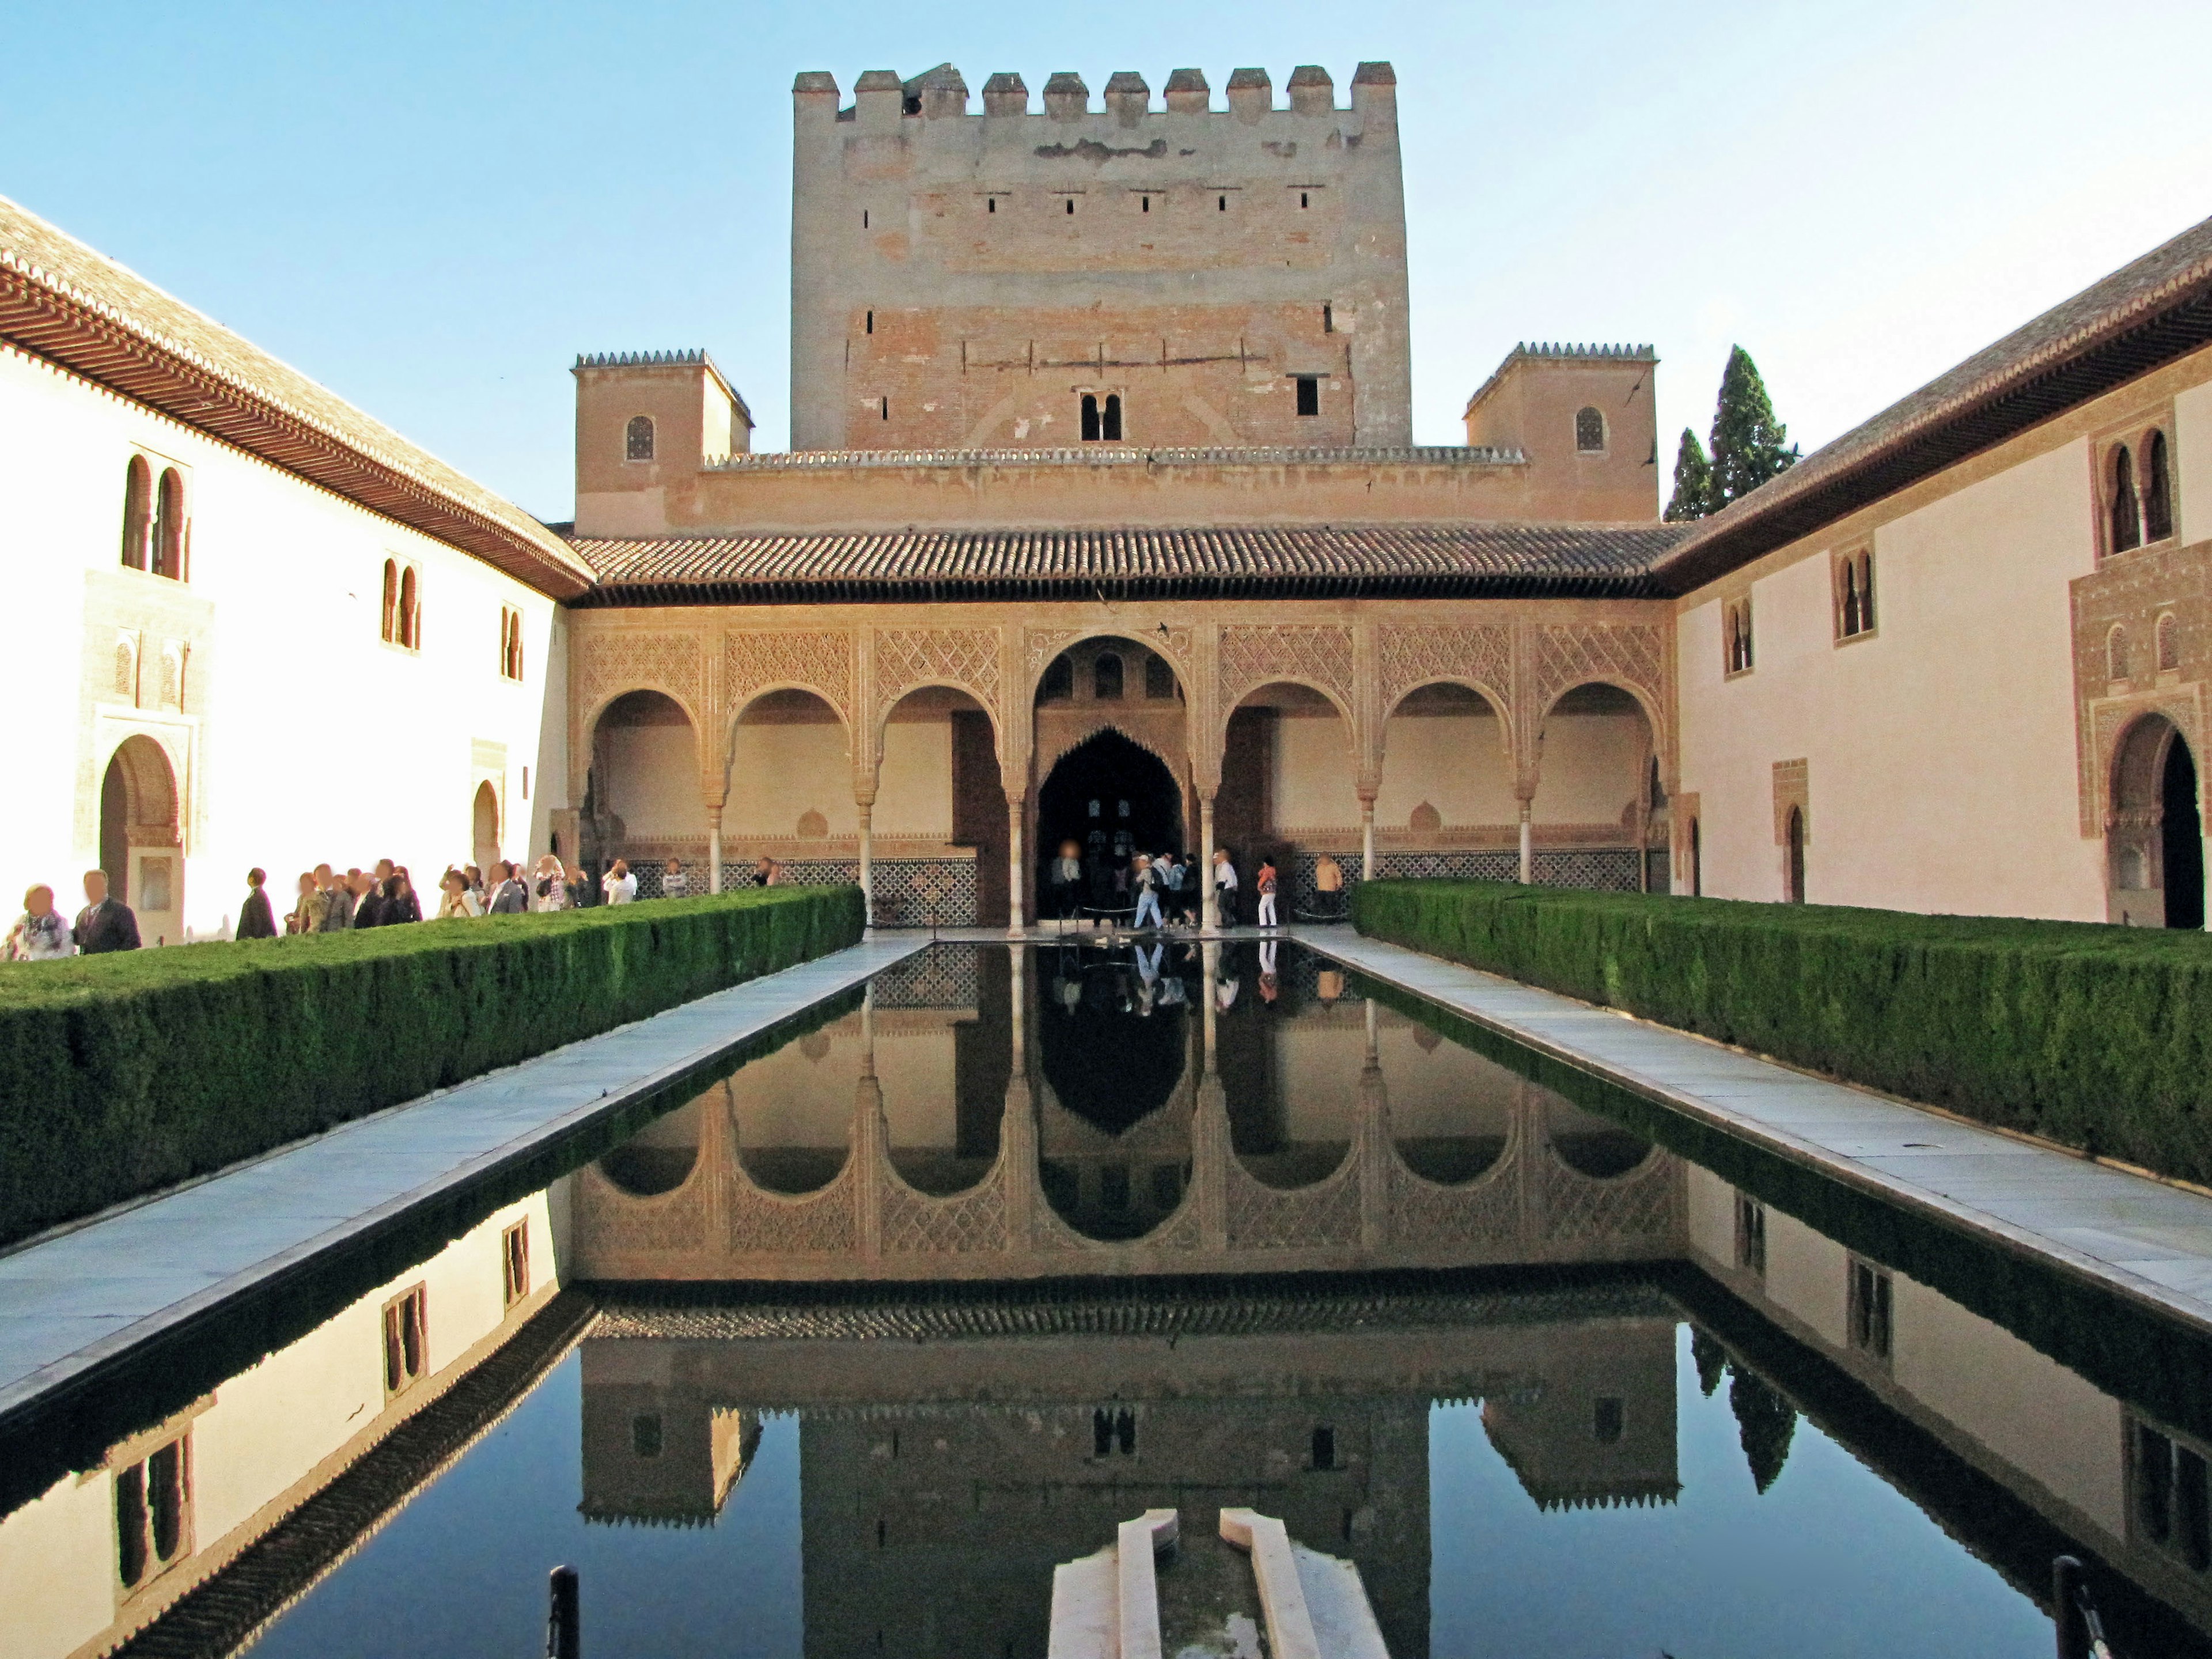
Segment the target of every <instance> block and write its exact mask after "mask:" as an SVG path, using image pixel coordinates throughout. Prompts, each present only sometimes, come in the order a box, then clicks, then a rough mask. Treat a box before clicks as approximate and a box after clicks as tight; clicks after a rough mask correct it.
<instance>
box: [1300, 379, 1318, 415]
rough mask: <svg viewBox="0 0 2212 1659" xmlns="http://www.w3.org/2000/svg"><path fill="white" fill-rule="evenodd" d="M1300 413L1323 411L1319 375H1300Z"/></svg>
mask: <svg viewBox="0 0 2212 1659" xmlns="http://www.w3.org/2000/svg"><path fill="white" fill-rule="evenodd" d="M1298 413H1299V414H1301V415H1318V414H1320V413H1321V377H1320V376H1319V375H1317V374H1301V375H1299V376H1298Z"/></svg>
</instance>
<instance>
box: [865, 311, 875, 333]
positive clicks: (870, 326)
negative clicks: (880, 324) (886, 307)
mask: <svg viewBox="0 0 2212 1659" xmlns="http://www.w3.org/2000/svg"><path fill="white" fill-rule="evenodd" d="M867 331H868V332H869V333H871V334H873V333H874V332H875V331H876V313H874V312H870V313H868V323H867Z"/></svg>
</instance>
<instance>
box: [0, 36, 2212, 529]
mask: <svg viewBox="0 0 2212 1659" xmlns="http://www.w3.org/2000/svg"><path fill="white" fill-rule="evenodd" d="M1175 11H1176V15H1175V16H1173V17H1172V18H1170V16H1169V15H1167V14H1166V13H1165V12H1164V11H1153V10H1152V9H1149V8H1147V9H1142V10H1140V11H1132V10H1127V9H1121V8H1117V7H1112V6H1097V7H1091V8H1085V9H1077V8H1072V7H1064V6H1058V7H1040V6H1021V7H1015V6H986V5H976V4H966V5H960V6H951V5H939V4H926V3H918V0H917V3H906V4H901V5H895V6H894V5H878V4H838V3H832V0H815V3H812V4H809V5H799V4H788V5H785V6H780V7H772V8H771V7H762V6H757V5H750V4H745V3H732V0H722V3H716V4H675V3H670V4H649V3H638V4H631V5H625V6H621V7H614V6H606V7H585V6H577V5H563V4H559V3H541V4H535V5H528V6H523V5H500V6H494V5H470V4H465V3H453V4H448V5H427V4H395V5H385V6H379V7H359V8H353V9H340V8H336V7H326V6H301V5H296V4H295V5H289V6H273V5H272V6H267V7H252V6H244V5H229V6H226V5H218V4H214V3H200V4H194V5H190V6H154V5H150V4H137V3H133V4H123V5H116V4H111V5H107V6H104V7H97V8H93V7H57V6H46V7H34V6H30V5H21V6H18V7H16V8H15V9H13V10H12V11H11V13H10V15H9V21H8V25H7V30H6V33H7V50H6V52H5V55H4V58H0V194H4V195H6V196H9V197H13V198H15V200H17V201H19V202H21V203H22V204H24V205H25V206H27V207H29V208H31V209H32V210H34V211H36V212H38V213H40V214H43V215H45V216H46V217H48V218H50V219H52V220H53V221H54V222H57V223H58V224H59V225H61V226H62V227H63V228H64V229H67V230H69V231H70V232H71V233H73V234H76V235H77V236H80V237H82V238H83V239H84V240H87V241H89V242H91V243H92V244H93V245H94V246H96V247H98V248H100V250H102V251H103V252H106V253H108V254H110V255H112V256H113V257H114V258H118V259H120V260H122V261H123V262H124V263H125V264H129V265H131V266H132V267H134V268H135V269H137V270H139V271H140V272H142V273H143V274H144V275H145V276H148V277H149V278H151V279H152V280H153V281H155V282H156V283H161V285H162V286H163V287H165V288H167V289H170V290H172V291H173V292H174V293H176V294H177V295H179V296H181V297H182V298H184V299H185V300H186V301H190V302H191V303H192V304H194V305H196V306H197V307H200V308H201V309H202V310H204V311H206V312H208V313H210V314H212V315H213V316H215V317H216V318H218V319H221V320H222V322H224V323H226V324H228V325H230V326H231V327H233V328H235V329H237V330H239V331H240V332H242V333H244V334H246V336H247V337H250V338H252V339H253V340H254V341H256V342H257V343H259V344H261V345H262V346H264V347H265V348H267V349H270V350H271V351H274V352H276V354H277V355H278V356H283V357H284V358H286V359H288V360H289V361H290V362H293V363H295V364H296V365H298V366H299V367H300V368H302V369H304V370H305V371H307V373H308V374H313V375H314V376H315V377H316V378H318V379H319V380H323V381H325V383H327V384H328V385H330V386H332V387H333V388H335V389H336V390H337V391H338V392H341V393H342V394H343V395H344V396H346V397H348V398H352V399H353V400H354V401H356V403H358V404H361V405H362V406H363V407H364V408H366V409H367V410H369V411H370V412H371V413H372V414H374V415H376V416H379V417H380V418H381V419H383V420H384V421H386V422H389V423H390V424H391V425H392V426H394V427H396V428H398V429H399V430H400V431H402V432H404V433H405V434H407V435H409V436H410V437H411V438H413V439H415V440H416V441H418V442H421V443H422V444H424V445H426V446H427V447H429V448H431V449H432V450H435V452H437V453H439V454H441V455H442V456H444V457H445V458H446V459H448V460H450V461H452V462H453V463H454V464H455V465H459V466H460V467H461V468H463V469H464V470H465V471H469V472H471V473H472V474H474V475H475V476H476V477H478V478H480V479H482V480H483V482H484V483H488V484H489V485H491V486H492V487H494V488H495V489H500V490H502V491H504V492H506V493H507V495H511V496H512V497H513V498H514V499H515V500H516V501H519V502H520V503H521V504H522V505H523V506H525V507H528V508H530V509H531V510H532V511H534V512H537V513H540V514H542V515H544V516H545V517H547V518H552V519H562V518H566V517H568V513H569V511H570V504H571V481H570V446H571V441H572V438H571V427H570V383H569V379H568V373H567V371H568V365H569V364H570V363H571V362H573V361H574V356H575V354H576V353H577V352H578V351H579V350H608V349H643V348H656V347H668V346H694V345H703V346H706V347H707V348H708V349H710V350H711V351H712V352H713V353H714V356H715V358H716V359H717V360H718V361H719V362H720V363H721V365H722V367H723V368H724V370H725V371H726V373H727V374H729V375H730V377H731V378H732V380H734V381H735V382H736V383H737V384H738V386H739V387H740V389H741V390H742V391H743V392H744V394H745V396H746V398H747V399H748V401H749V402H750V404H751V405H752V407H753V409H754V410H755V412H756V414H757V416H758V417H759V420H760V422H761V431H760V433H759V435H758V437H759V441H760V445H761V447H770V448H774V447H781V446H782V444H783V442H784V438H785V429H786V428H785V393H786V380H787V368H786V365H787V311H788V283H789V277H788V264H787V258H788V255H787V249H788V227H789V217H788V216H789V198H790V100H789V96H788V94H789V89H790V85H791V78H792V76H793V73H794V72H796V71H798V70H805V69H827V70H830V71H831V72H832V73H834V74H835V75H836V76H837V79H838V82H839V84H840V85H841V86H842V87H843V88H846V89H847V91H848V94H849V92H850V89H851V87H852V84H853V81H854V77H855V76H857V75H858V74H859V73H860V71H861V70H866V69H871V68H889V69H895V70H899V71H900V72H901V73H902V74H907V75H911V74H914V73H915V72H916V71H918V70H922V69H926V68H927V67H929V66H930V65H931V64H935V63H938V62H939V61H940V60H943V59H946V58H950V59H951V61H952V62H953V63H955V64H958V65H959V66H960V68H961V69H962V70H963V71H964V72H965V74H966V76H967V78H968V83H969V87H970V88H979V89H980V88H981V85H982V82H983V78H984V76H987V74H989V73H990V72H991V71H992V70H1000V69H1011V70H1019V71H1020V72H1021V73H1022V75H1023V76H1024V78H1025V79H1026V80H1027V81H1028V82H1029V84H1030V88H1032V90H1033V92H1034V91H1035V90H1036V89H1037V88H1041V87H1042V84H1043V81H1044V77H1045V76H1046V75H1047V74H1048V73H1049V72H1051V71H1052V70H1059V69H1072V70H1077V71H1078V72H1079V73H1080V74H1081V75H1082V76H1084V78H1085V80H1086V81H1087V82H1089V83H1090V85H1091V88H1092V90H1093V93H1094V95H1095V94H1097V92H1098V90H1099V89H1101V88H1103V86H1104V84H1105V80H1106V76H1108V75H1109V73H1110V72H1112V71H1113V70H1118V69H1133V70H1138V71H1139V72H1140V73H1141V74H1143V75H1144V76H1145V77H1146V80H1148V81H1149V82H1151V83H1152V86H1153V88H1155V91H1156V93H1157V89H1158V88H1159V87H1160V86H1161V85H1162V84H1163V83H1164V81H1165V79H1166V76H1167V72H1168V71H1169V70H1171V69H1174V68H1176V67H1179V66H1181V65H1183V64H1194V65H1197V66H1199V67H1200V68H1202V69H1204V70H1206V74H1207V76H1208V77H1209V79H1211V80H1212V83H1213V85H1214V86H1215V88H1217V89H1218V88H1220V87H1222V86H1223V85H1224V84H1225V82H1226V81H1227V78H1228V72H1229V71H1230V70H1231V69H1234V68H1237V67H1238V66H1240V65H1243V64H1260V65H1263V66H1265V67H1266V68H1267V70H1269V71H1270V72H1271V73H1272V74H1273V76H1274V79H1275V84H1276V87H1277V88H1278V94H1279V95H1280V88H1282V86H1283V84H1284V82H1285V81H1286V80H1287V79H1288V78H1289V75H1290V71H1291V69H1292V68H1293V67H1294V66H1295V65H1297V64H1304V63H1318V64H1324V65H1326V66H1327V67H1328V69H1329V70H1330V71H1331V73H1332V74H1334V76H1335V77H1336V80H1337V83H1338V87H1339V90H1340V94H1342V93H1343V91H1344V90H1345V88H1346V86H1347V84H1348V82H1350V79H1351V75H1352V67H1353V65H1354V64H1357V63H1358V61H1359V60H1360V59H1362V58H1389V59H1390V60H1392V61H1393V62H1394V63H1395V64H1396V66H1397V70H1398V80H1399V99H1400V107H1401V118H1402V122H1403V133H1404V143H1405V151H1406V184H1407V216H1408V218H1409V221H1410V230H1411V236H1412V258H1413V346H1414V380H1413V393H1414V425H1415V432H1416V435H1417V437H1419V439H1421V440H1422V441H1427V442H1452V441H1457V439H1458V437H1459V432H1460V428H1459V426H1458V414H1459V410H1460V409H1461V407H1462V404H1463V403H1464V402H1465V399H1466V398H1467V395H1468V392H1471V391H1472V390H1474V387H1475V386H1477V385H1478V384H1480V381H1481V380H1482V378H1483V376H1484V375H1485V374H1487V373H1488V372H1489V370H1490V369H1491V368H1492V367H1493V366H1494V365H1495V363H1496V362H1497V360H1498V357H1499V356H1501V355H1502V354H1503V353H1504V352H1505V351H1506V350H1508V349H1510V347H1511V346H1512V344H1513V343H1514V342H1515V341H1516V340H1518V339H1571V340H1637V341H1650V342H1651V343H1653V344H1655V345H1656V346H1657V348H1658V349H1659V353H1660V356H1661V358H1662V367H1661V369H1660V378H1659V389H1660V400H1661V411H1660V412H1661V417H1662V422H1661V424H1662V431H1665V432H1667V433H1668V434H1670V435H1671V434H1672V433H1673V432H1674V431H1676V430H1679V428H1680V427H1682V426H1683V425H1684V424H1686V423H1687V424H1692V425H1694V426H1696V427H1697V428H1699V431H1700V432H1701V433H1702V431H1703V430H1704V428H1705V426H1706V425H1707V423H1708V422H1709V421H1710V419H1711V403H1712V395H1713V390H1714V387H1715V386H1716V384H1717V380H1718V378H1719V373H1720V368H1721V363H1722V362H1723V359H1724V357H1725V356H1726V355H1727V351H1728V348H1729V344H1730V343H1731V342H1735V341H1741V343H1743V344H1744V345H1745V346H1746V347H1747V348H1748V349H1750V351H1751V352H1752V354H1753V356H1755V357H1756V358H1757V359H1758V361H1759V366H1760V368H1762V369H1763V370H1764V372H1765V376H1766V380H1767V384H1768V386H1769V387H1770V388H1771V391H1772V392H1773V394H1774V397H1775V401H1776V403H1777V405H1778V408H1779V410H1780V412H1781V414H1782V416H1783V418H1784V420H1785V421H1787V422H1789V424H1790V431H1791V434H1792V435H1793V436H1794V437H1796V438H1798V439H1800V440H1802V441H1803V442H1804V443H1805V444H1806V447H1808V449H1810V448H1811V447H1814V446H1815V445H1817V444H1819V443H1821V442H1823V441H1826V440H1827V439H1829V438H1832V437H1833V436H1835V435H1837V434H1838V433H1840V432H1842V431H1844V429H1846V428H1849V427H1850V425H1852V424H1853V423H1854V422H1857V421H1858V420H1860V419H1862V418H1863V417H1864V416H1867V415H1869V414H1870V413H1872V412H1873V411H1874V410H1876V409H1878V408H1880V407H1881V406H1882V405H1883V404H1886V403H1887V402H1889V401H1890V400H1892V399H1893V398H1897V397H1899V396H1901V395H1903V394H1904V393H1905V392H1909V391H1911V389H1912V388H1913V387H1915V386H1917V385H1919V384H1920V383H1921V382H1922V381H1923V380H1927V379H1928V378H1929V377H1930V376H1932V375H1934V374H1937V373H1939V372H1941V371H1942V369H1944V368H1947V367H1948V366H1949V365H1950V364H1952V363H1953V362H1956V361H1957V360H1958V359H1960V357H1962V356H1966V355H1967V354H1968V353H1969V352H1971V351H1972V350H1974V349H1978V347H1980V346H1982V345H1984V344H1986V343H1988V342H1989V341H1990V340H1992V339H1994V338H1996V337H1997V336H1998V335H1999V334H2002V332H2004V331H2007V330H2008V329H2009V328H2011V327H2013V326H2015V325H2017V324H2018V323H2020V322H2022V321H2024V320H2026V319H2027V318H2028V317H2029V316H2031V315H2033V313H2035V312H2037V311H2039V310H2040V309H2042V308H2043V307H2045V306H2048V305H2050V304H2051V303H2053V302H2054V301H2058V300H2060V299H2063V297H2065V296H2066V295H2069V294H2070V293H2072V292H2074V291H2075V289H2079V288H2081V287H2082V286H2083V285H2085V284H2087V283H2089V282H2091V281H2093V280H2094V279H2095V278H2096V277H2097V276H2100V275H2102V274H2103V273H2105V272H2106V271H2107V270H2111V269H2112V268H2113V267H2114V266H2116V265H2118V264H2122V263H2123V262H2124V261H2125V260H2127V259H2129V258H2132V257H2134V256H2135V255H2136V254H2137V253H2140V252H2143V251H2144V250H2145V249H2147V248H2148V247H2150V246H2154V245H2155V244H2156V243H2157V242H2159V241H2160V240H2164V239H2165V238H2166V237H2168V236H2170V235H2172V234H2175V233H2176V232H2178V231H2180V230H2182V229H2184V228H2187V227H2188V226H2189V225H2191V224H2193V223H2195V222H2197V220H2199V219H2201V218H2203V217H2205V216H2207V215H2208V214H2212V118H2208V116H2207V108H2208V105H2207V100H2206V98H2205V94H2204V82H2203V73H2204V65H2205V64H2208V63H2212V4H2208V3H2206V0H2193V3H2162V0H2115V3H2107V4H2105V5H2101V6H2097V7H2093V8H2088V9H2083V8H2081V7H2080V6H2079V5H2074V4H2068V5H2060V4H2055V3H2044V0H2009V3H1978V0H1958V3H1925V0H1923V3H1917V4H1914V3H1905V4H1891V3H1881V4H1861V5H1857V6H1837V5H1827V6H1814V5H1797V4H1784V5H1777V4H1774V3H1771V0H1769V3H1765V4H1758V5H1748V4H1734V3H1716V4H1710V5H1705V6H1694V5H1684V4H1672V5H1659V4H1618V3H1601V0H1593V3H1588V4H1581V5H1574V6H1564V5H1562V6H1543V5H1531V4H1528V3H1521V4H1516V5H1510V6H1507V5H1502V4H1487V3H1486V4H1481V5H1453V4H1448V3H1447V4H1437V3H1435V0H1424V3H1394V0H1369V3H1365V4H1362V5H1357V6H1348V5H1345V4H1342V3H1334V4H1330V5H1326V6H1323V5H1316V4H1310V3H1300V0H1275V3H1271V4H1268V5H1266V6H1258V5H1250V4H1238V3H1217V4H1214V5H1212V6H1207V7H1194V8H1189V9H1183V8H1176V9H1175ZM1217 97H1218V93H1217ZM1664 448H1665V451H1666V453H1665V455H1664V456H1663V457H1662V460H1664V461H1666V462H1667V463H1668V464H1670V465H1671V458H1672V453H1673V451H1672V439H1671V436H1670V437H1669V438H1668V440H1667V441H1666V442H1665V444H1664Z"/></svg>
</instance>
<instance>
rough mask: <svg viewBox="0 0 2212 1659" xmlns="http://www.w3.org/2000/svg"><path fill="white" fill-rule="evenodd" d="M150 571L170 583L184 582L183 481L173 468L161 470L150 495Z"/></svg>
mask: <svg viewBox="0 0 2212 1659" xmlns="http://www.w3.org/2000/svg"><path fill="white" fill-rule="evenodd" d="M151 551H152V555H153V565H152V569H153V572H154V574H155V575H157V576H167V577H168V578H169V580H172V581H182V580H184V579H185V480H184V477H183V476H182V475H181V474H180V473H179V472H178V471H177V469H176V468H174V467H167V468H165V469H163V471H162V473H161V486H160V488H159V489H156V490H155V492H154V536H153V547H152V550H151Z"/></svg>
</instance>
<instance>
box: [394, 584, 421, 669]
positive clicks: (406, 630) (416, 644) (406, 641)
mask: <svg viewBox="0 0 2212 1659" xmlns="http://www.w3.org/2000/svg"><path fill="white" fill-rule="evenodd" d="M399 643H400V644H402V645H404V646H405V647H407V648H408V649H409V650H410V651H419V650H421V649H422V584H421V583H420V582H419V581H418V580H416V575H415V567H414V566H413V565H411V564H410V565H409V566H408V567H407V568H405V569H404V570H403V571H401V572H400V573H399Z"/></svg>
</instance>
